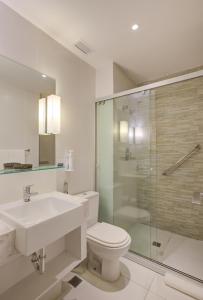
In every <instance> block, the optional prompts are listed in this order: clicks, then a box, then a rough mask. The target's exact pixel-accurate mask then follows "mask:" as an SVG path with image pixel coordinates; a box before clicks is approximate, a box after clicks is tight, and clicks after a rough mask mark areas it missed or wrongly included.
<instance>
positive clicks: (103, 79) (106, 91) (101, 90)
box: [96, 61, 114, 98]
mask: <svg viewBox="0 0 203 300" xmlns="http://www.w3.org/2000/svg"><path fill="white" fill-rule="evenodd" d="M113 92H114V90H113V61H110V62H109V63H106V64H104V65H103V66H102V67H100V68H98V69H97V71H96V98H102V97H105V96H110V95H112V94H113Z"/></svg>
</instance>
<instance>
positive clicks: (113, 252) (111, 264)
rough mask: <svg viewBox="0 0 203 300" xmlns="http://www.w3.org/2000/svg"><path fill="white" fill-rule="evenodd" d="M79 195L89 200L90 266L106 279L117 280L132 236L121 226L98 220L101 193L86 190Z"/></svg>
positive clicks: (88, 240) (94, 271) (88, 239)
mask: <svg viewBox="0 0 203 300" xmlns="http://www.w3.org/2000/svg"><path fill="white" fill-rule="evenodd" d="M77 196H79V197H83V198H86V199H87V200H88V214H87V215H88V217H87V227H88V228H87V246H88V268H89V270H90V271H91V272H93V273H96V274H97V275H99V276H101V277H102V278H103V279H104V280H106V281H115V280H117V279H118V278H119V276H120V261H119V259H120V257H121V256H123V255H124V254H125V253H127V251H128V249H129V246H130V243H131V237H130V236H129V234H128V233H127V231H125V230H124V229H122V228H120V227H117V226H114V225H111V224H108V223H104V222H102V223H99V222H98V212H99V193H97V192H85V193H81V194H78V195H77Z"/></svg>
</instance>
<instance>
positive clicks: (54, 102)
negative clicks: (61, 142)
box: [39, 95, 61, 134]
mask: <svg viewBox="0 0 203 300" xmlns="http://www.w3.org/2000/svg"><path fill="white" fill-rule="evenodd" d="M60 129H61V98H60V97H59V96H56V95H50V96H48V97H47V99H46V98H41V99H40V100H39V134H59V133H60Z"/></svg>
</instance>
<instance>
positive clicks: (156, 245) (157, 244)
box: [152, 241, 161, 248]
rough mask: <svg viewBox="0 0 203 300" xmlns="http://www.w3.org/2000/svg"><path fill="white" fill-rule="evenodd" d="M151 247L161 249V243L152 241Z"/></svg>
mask: <svg viewBox="0 0 203 300" xmlns="http://www.w3.org/2000/svg"><path fill="white" fill-rule="evenodd" d="M152 246H155V247H158V248H160V247H161V243H159V242H156V241H153V243H152Z"/></svg>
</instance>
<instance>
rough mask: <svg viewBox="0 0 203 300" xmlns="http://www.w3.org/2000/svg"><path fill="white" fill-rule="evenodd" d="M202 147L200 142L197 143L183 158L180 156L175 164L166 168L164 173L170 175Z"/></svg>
mask: <svg viewBox="0 0 203 300" xmlns="http://www.w3.org/2000/svg"><path fill="white" fill-rule="evenodd" d="M200 149H201V146H200V144H198V145H196V146H195V147H194V148H193V149H192V150H191V151H190V152H189V153H188V154H186V155H184V156H183V157H182V158H180V159H179V160H178V161H177V162H176V163H175V164H174V165H172V166H171V167H170V168H168V169H166V170H165V171H164V172H163V173H162V175H165V176H167V175H170V174H171V173H173V172H174V171H175V170H176V169H178V168H179V167H180V166H181V165H182V164H184V162H185V161H187V160H188V159H189V158H190V157H191V156H192V155H193V154H195V153H196V152H197V151H199V150H200Z"/></svg>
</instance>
